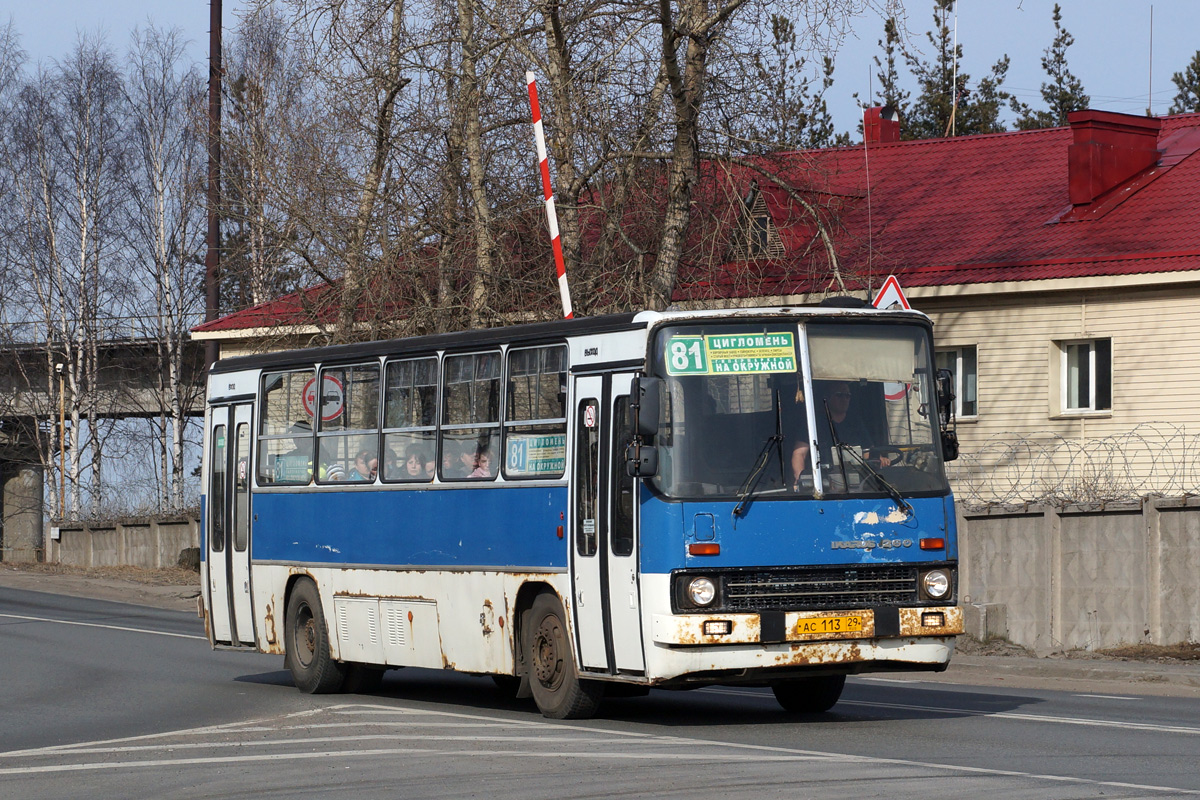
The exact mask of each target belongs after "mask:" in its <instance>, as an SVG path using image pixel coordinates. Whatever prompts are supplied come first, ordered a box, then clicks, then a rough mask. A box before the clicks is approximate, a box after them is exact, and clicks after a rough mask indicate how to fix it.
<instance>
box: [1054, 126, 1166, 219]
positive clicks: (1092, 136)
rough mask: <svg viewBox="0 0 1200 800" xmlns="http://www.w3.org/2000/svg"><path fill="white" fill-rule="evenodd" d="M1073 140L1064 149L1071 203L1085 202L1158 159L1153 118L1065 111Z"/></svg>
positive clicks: (1156, 128)
mask: <svg viewBox="0 0 1200 800" xmlns="http://www.w3.org/2000/svg"><path fill="white" fill-rule="evenodd" d="M1067 121H1068V122H1069V123H1070V124H1071V133H1072V135H1073V137H1074V138H1073V140H1072V143H1071V146H1070V147H1069V148H1068V149H1067V165H1068V174H1069V182H1070V193H1071V203H1072V204H1073V205H1077V206H1078V205H1085V204H1087V203H1090V202H1092V201H1093V200H1095V199H1096V198H1097V197H1099V196H1100V195H1102V194H1104V193H1105V192H1107V191H1109V190H1110V189H1113V188H1115V187H1117V186H1119V185H1121V184H1122V183H1124V182H1125V181H1127V180H1129V179H1130V178H1132V177H1133V176H1134V175H1137V174H1138V173H1139V172H1141V171H1142V170H1144V169H1146V168H1147V167H1151V166H1153V165H1154V164H1156V163H1157V162H1158V158H1159V155H1160V154H1159V151H1158V131H1159V128H1160V127H1161V123H1160V121H1159V120H1158V119H1155V118H1154V117H1139V116H1134V115H1132V114H1114V113H1111V112H1108V111H1093V110H1091V109H1088V110H1085V111H1072V112H1070V113H1069V114H1067Z"/></svg>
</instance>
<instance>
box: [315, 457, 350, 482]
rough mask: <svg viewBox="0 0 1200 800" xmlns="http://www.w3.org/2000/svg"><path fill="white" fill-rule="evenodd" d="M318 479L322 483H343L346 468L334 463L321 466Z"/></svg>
mask: <svg viewBox="0 0 1200 800" xmlns="http://www.w3.org/2000/svg"><path fill="white" fill-rule="evenodd" d="M320 478H321V480H323V481H344V480H346V468H345V467H343V466H342V465H341V464H339V463H338V462H336V461H335V462H333V463H332V464H322V465H321V473H320Z"/></svg>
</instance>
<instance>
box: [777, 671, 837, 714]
mask: <svg viewBox="0 0 1200 800" xmlns="http://www.w3.org/2000/svg"><path fill="white" fill-rule="evenodd" d="M845 686H846V676H845V675H819V676H817V677H814V678H793V679H792V680H787V681H776V682H775V683H772V684H771V691H772V692H774V693H775V699H776V700H778V701H779V705H781V706H783V708H784V710H785V711H790V712H792V713H793V714H820V713H821V712H822V711H828V710H829V709H831V708H833V707H834V705H835V704H836V703H837V701H838V699H839V698H841V696H842V689H843V688H845Z"/></svg>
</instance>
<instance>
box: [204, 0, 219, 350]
mask: <svg viewBox="0 0 1200 800" xmlns="http://www.w3.org/2000/svg"><path fill="white" fill-rule="evenodd" d="M221 73H222V69H221V0H210V2H209V23H208V236H207V243H208V251H207V252H206V253H205V255H204V321H205V322H212V321H213V320H214V319H216V318H217V310H218V308H220V305H221V215H220V209H221ZM216 360H217V343H216V341H215V340H212V339H210V340H209V341H207V342H205V343H204V371H205V373H206V374H207V372H208V370H209V368H210V367H212V365H213V362H215V361H216Z"/></svg>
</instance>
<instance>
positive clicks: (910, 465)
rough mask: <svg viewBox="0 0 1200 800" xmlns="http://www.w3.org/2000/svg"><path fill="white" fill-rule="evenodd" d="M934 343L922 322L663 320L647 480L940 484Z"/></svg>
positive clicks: (676, 493) (904, 487)
mask: <svg viewBox="0 0 1200 800" xmlns="http://www.w3.org/2000/svg"><path fill="white" fill-rule="evenodd" d="M930 352H931V348H930V343H929V336H928V332H927V330H926V329H925V328H924V327H922V326H921V325H918V324H905V323H898V322H892V321H888V322H865V321H858V320H848V321H837V322H822V323H808V324H806V325H804V324H801V325H797V324H796V323H788V322H778V321H772V322H762V323H753V324H750V323H740V322H739V323H706V324H698V325H686V326H673V327H665V328H663V329H661V330H660V331H659V332H658V334H657V337H656V342H655V348H654V364H655V374H657V375H658V376H660V377H662V378H664V379H665V380H664V381H663V386H664V397H663V398H662V402H661V409H662V412H661V413H662V418H661V419H660V424H659V433H658V435H657V436H656V437H655V444H656V445H657V446H658V450H659V471H658V474H657V475H656V476H655V478H654V480H653V485H654V486H655V488H656V489H657V490H658V491H659V492H661V493H662V494H664V495H666V496H668V497H672V498H677V499H688V498H704V499H724V498H728V499H734V498H738V497H739V495H742V494H744V493H746V492H747V491H749V490H750V488H752V490H753V493H754V495H755V497H756V498H758V499H769V498H786V497H815V496H876V497H877V496H885V495H888V494H892V493H893V492H899V493H901V494H903V495H906V496H908V495H922V494H924V495H931V494H938V493H944V492H947V491H948V490H949V487H948V485H947V483H946V478H945V470H944V469H943V464H942V459H941V453H940V448H939V439H938V430H937V427H936V424H937V407H936V401H935V398H934V382H933V372H932V368H931V362H932V358H931V355H930ZM806 364H807V365H808V371H809V372H810V373H811V374H807V375H806V374H805V367H804V365H806ZM751 483H753V487H750V484H751ZM748 487H749V488H748Z"/></svg>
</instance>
